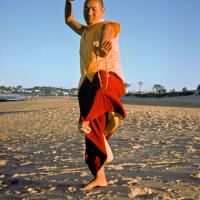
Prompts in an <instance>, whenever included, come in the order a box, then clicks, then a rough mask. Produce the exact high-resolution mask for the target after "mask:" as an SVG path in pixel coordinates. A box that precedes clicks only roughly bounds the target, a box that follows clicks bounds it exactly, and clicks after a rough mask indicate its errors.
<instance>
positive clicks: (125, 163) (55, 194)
mask: <svg viewBox="0 0 200 200" xmlns="http://www.w3.org/2000/svg"><path fill="white" fill-rule="evenodd" d="M123 101H124V102H125V107H126V110H127V113H128V116H127V118H126V119H125V120H124V122H123V123H122V124H121V125H120V127H119V128H118V130H117V132H116V133H115V135H113V137H112V138H111V140H110V145H111V148H112V150H113V154H114V160H113V161H112V162H111V163H110V164H108V165H106V173H107V178H108V186H107V187H105V188H95V189H92V190H90V191H81V190H80V187H81V186H82V184H84V183H87V182H88V181H89V180H91V178H92V176H91V174H90V172H89V170H88V168H87V166H86V164H85V162H84V148H85V144H84V135H83V134H82V133H80V132H79V131H78V126H77V124H78V117H79V108H78V101H77V99H76V98H69V97H65V98H54V99H53V98H49V99H47V98H46V99H38V100H32V101H21V102H2V103H0V199H2V200H4V199H5V200H6V199H10V200H13V199H14V200H15V199H20V200H21V199H24V200H25V199H26V200H28V199H120V200H121V199H122V200H123V199H154V200H157V199H164V200H169V199H174V200H178V199H179V200H183V199H192V200H193V199H194V200H196V199H200V192H199V191H200V108H199V107H198V106H194V104H192V106H191V104H190V103H187V104H184V103H183V102H180V101H179V102H178V104H177V102H176V103H175V104H174V103H172V104H173V105H172V104H170V103H169V102H168V104H164V105H163V104H162V103H159V101H158V102H156V103H155V102H154V104H150V103H149V105H137V104H142V103H141V102H140V101H139V102H136V101H134V100H130V99H128V100H127V99H123ZM145 101H146V100H145ZM171 101H172V100H171ZM143 104H147V103H143ZM197 104H198V103H197ZM152 105H154V106H152ZM160 105H162V106H160ZM195 105H196V104H195ZM195 107H196V108H195Z"/></svg>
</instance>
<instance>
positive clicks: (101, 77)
mask: <svg viewBox="0 0 200 200" xmlns="http://www.w3.org/2000/svg"><path fill="white" fill-rule="evenodd" d="M104 23H112V24H113V26H114V28H115V32H116V38H114V41H113V43H114V45H113V48H112V50H111V52H110V53H109V55H108V56H107V58H106V61H105V59H103V58H97V57H96V55H95V54H94V52H93V44H94V42H96V40H97V39H98V37H99V34H100V31H101V27H102V25H103V24H104ZM87 31H88V32H87ZM118 33H119V26H118V25H116V24H115V23H113V22H102V23H98V24H96V25H92V27H91V26H89V29H88V30H86V31H85V32H84V33H83V35H82V38H81V48H80V57H81V79H80V84H79V93H78V99H79V107H80V122H83V121H89V122H90V127H91V132H90V133H89V134H86V135H85V140H86V151H85V161H86V163H87V164H88V166H89V169H90V170H91V172H92V174H93V175H94V176H95V175H96V173H97V171H98V170H99V169H100V168H101V166H102V165H103V164H104V162H105V160H106V158H107V152H106V147H105V141H104V136H103V135H104V133H105V129H106V127H107V126H108V123H109V121H108V113H110V112H115V113H118V114H119V116H121V118H122V119H123V118H124V117H125V116H126V112H125V110H124V107H123V105H122V103H121V102H120V97H121V96H123V95H124V82H123V79H122V73H121V66H120V59H119V49H118V45H117V41H118V38H117V36H118ZM85 40H86V41H85ZM87 44H88V46H87V48H85V46H86V45H87ZM107 131H109V130H107ZM112 133H113V132H111V133H110V135H109V136H107V139H109V138H110V136H111V135H112Z"/></svg>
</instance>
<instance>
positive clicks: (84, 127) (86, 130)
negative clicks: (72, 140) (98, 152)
mask: <svg viewBox="0 0 200 200" xmlns="http://www.w3.org/2000/svg"><path fill="white" fill-rule="evenodd" d="M89 124H90V122H89V121H84V122H82V126H81V128H80V130H81V131H82V132H83V133H85V134H89V133H90V131H91V128H90V126H89Z"/></svg>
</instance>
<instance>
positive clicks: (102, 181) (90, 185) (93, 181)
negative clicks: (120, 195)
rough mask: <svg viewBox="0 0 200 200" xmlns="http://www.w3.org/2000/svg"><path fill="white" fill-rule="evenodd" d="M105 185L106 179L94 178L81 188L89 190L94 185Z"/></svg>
mask: <svg viewBox="0 0 200 200" xmlns="http://www.w3.org/2000/svg"><path fill="white" fill-rule="evenodd" d="M105 186H107V181H106V180H98V179H94V180H92V181H91V182H89V183H88V184H87V185H85V186H84V187H83V188H81V190H91V189H92V188H95V187H105Z"/></svg>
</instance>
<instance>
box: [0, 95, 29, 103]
mask: <svg viewBox="0 0 200 200" xmlns="http://www.w3.org/2000/svg"><path fill="white" fill-rule="evenodd" d="M26 99H27V96H25V95H23V94H0V102H1V101H22V100H26Z"/></svg>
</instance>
